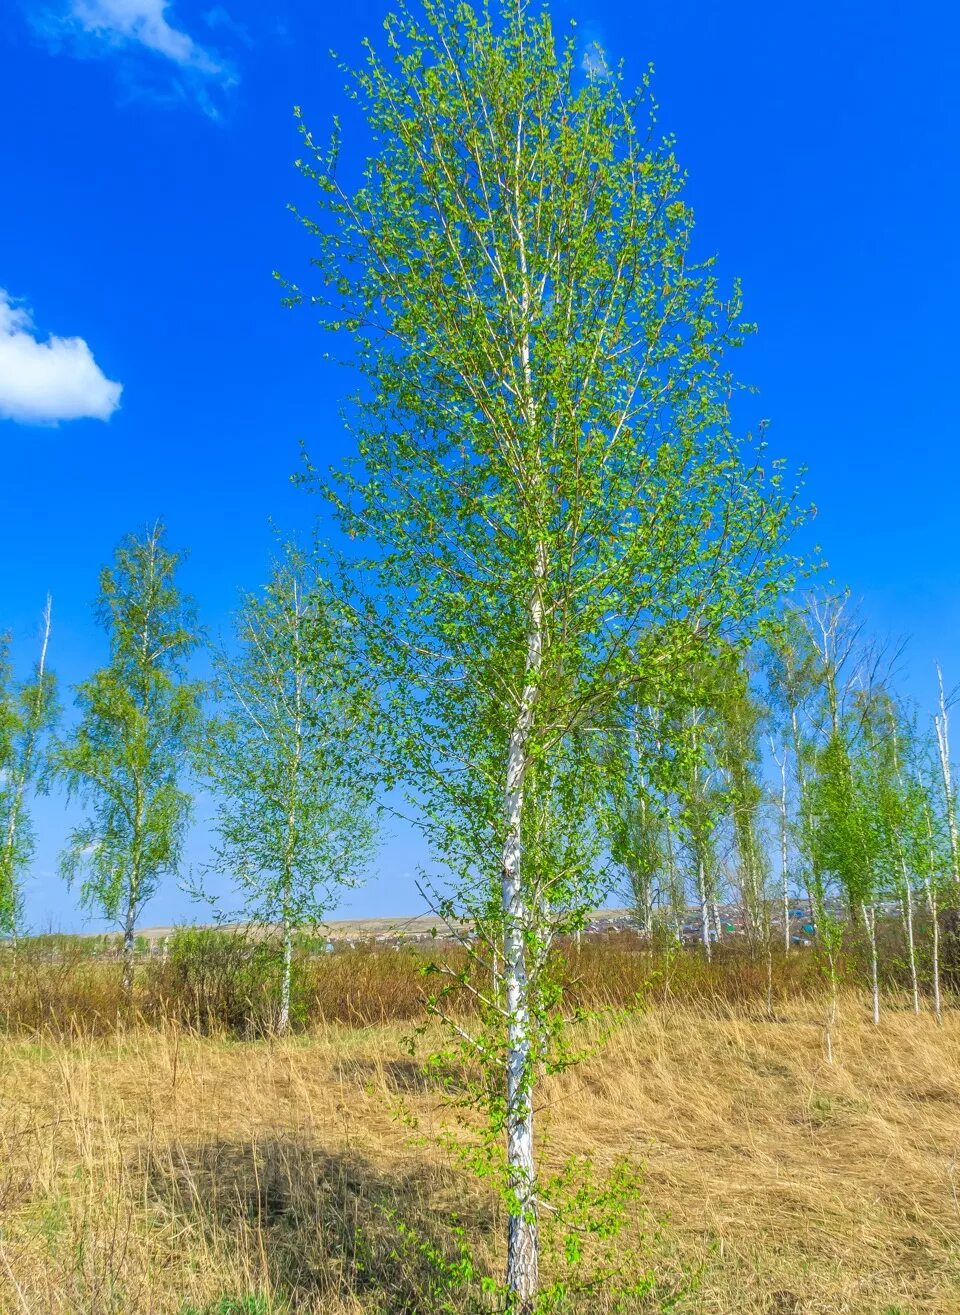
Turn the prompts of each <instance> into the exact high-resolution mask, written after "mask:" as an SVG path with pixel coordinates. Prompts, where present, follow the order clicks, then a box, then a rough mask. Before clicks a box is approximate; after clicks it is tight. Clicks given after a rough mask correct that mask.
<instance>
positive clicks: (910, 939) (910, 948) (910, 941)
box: [901, 860, 920, 1014]
mask: <svg viewBox="0 0 960 1315" xmlns="http://www.w3.org/2000/svg"><path fill="white" fill-rule="evenodd" d="M901 863H902V860H901ZM903 908H904V913H905V915H906V925H907V958H908V961H909V963H910V990H911V993H912V995H913V1012H914V1013H915V1014H919V1012H920V984H919V982H918V980H917V947H916V943H915V941H914V935H913V891H912V890H911V889H910V879H909V877H908V876H907V869H906V866H905V865H903Z"/></svg>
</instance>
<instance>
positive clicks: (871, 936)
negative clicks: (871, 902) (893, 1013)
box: [860, 904, 880, 1025]
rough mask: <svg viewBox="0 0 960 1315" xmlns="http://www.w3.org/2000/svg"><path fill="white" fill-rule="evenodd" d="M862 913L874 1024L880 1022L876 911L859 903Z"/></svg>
mask: <svg viewBox="0 0 960 1315" xmlns="http://www.w3.org/2000/svg"><path fill="white" fill-rule="evenodd" d="M860 908H861V911H862V913H863V925H864V927H866V929H867V940H868V941H869V943H870V994H871V997H872V1003H873V1021H874V1025H877V1024H879V1022H880V980H879V973H878V971H877V911H876V909H875V908H873V907H871V908H870V909H868V908H867V906H866V904H861V906H860Z"/></svg>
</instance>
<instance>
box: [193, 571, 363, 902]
mask: <svg viewBox="0 0 960 1315" xmlns="http://www.w3.org/2000/svg"><path fill="white" fill-rule="evenodd" d="M345 626H346V620H345V618H344V617H343V616H342V615H340V614H339V613H338V609H337V606H336V600H335V598H334V596H333V594H332V593H331V591H330V589H329V587H328V586H327V584H326V582H325V581H324V580H323V579H322V578H321V577H320V576H319V575H318V574H317V573H316V571H315V570H314V569H313V568H312V567H311V566H310V565H309V564H308V562H307V561H306V559H305V558H304V556H303V555H302V554H301V553H299V552H297V551H296V550H294V549H292V548H290V549H287V551H286V552H285V555H284V557H283V558H282V560H280V561H278V562H277V563H276V564H275V566H274V569H273V573H272V575H271V578H270V581H269V583H268V584H267V586H266V587H265V588H264V590H263V591H262V593H261V594H260V595H257V596H250V597H247V598H246V599H245V600H244V604H243V608H242V610H241V611H240V613H239V615H238V617H237V623H236V629H237V639H238V641H239V648H238V650H237V652H236V654H235V655H229V654H227V653H225V652H222V651H221V652H220V653H218V654H217V655H216V656H215V671H216V691H217V695H218V716H217V717H216V719H215V720H214V721H213V722H212V723H211V725H210V727H209V735H208V740H207V754H206V758H205V763H204V766H205V768H206V772H207V775H208V778H209V780H210V783H211V785H212V786H213V788H214V790H215V791H216V793H217V817H216V826H217V833H218V836H219V841H220V845H219V849H218V851H217V861H218V867H219V868H220V869H221V870H222V871H225V872H228V873H230V874H231V875H232V876H233V877H234V878H235V880H236V882H237V885H238V888H239V891H240V895H241V900H242V912H243V915H244V916H245V917H246V918H248V919H252V920H256V921H262V922H268V923H269V922H279V923H283V924H284V925H285V926H288V927H291V928H295V927H300V926H303V925H307V924H308V925H313V924H316V923H318V922H322V920H323V918H324V916H325V915H326V914H327V913H328V912H329V910H330V908H331V907H332V905H333V904H334V903H336V901H337V899H338V898H339V896H340V893H341V892H342V890H343V889H344V888H345V887H349V886H351V885H353V884H355V882H356V881H357V879H358V878H359V876H360V874H361V873H362V871H363V868H364V866H365V865H366V864H367V863H368V862H369V859H370V855H371V851H372V847H373V841H374V834H375V829H374V820H373V814H374V798H373V795H374V780H373V776H372V774H371V771H370V755H371V739H370V709H369V700H368V699H367V697H366V696H365V693H364V691H363V690H362V688H361V687H360V686H359V684H358V681H357V679H356V676H355V673H354V672H353V671H352V669H351V667H350V664H349V648H350V639H349V634H346V633H345Z"/></svg>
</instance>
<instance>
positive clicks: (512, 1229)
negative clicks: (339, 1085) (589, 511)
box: [501, 547, 546, 1312]
mask: <svg viewBox="0 0 960 1315" xmlns="http://www.w3.org/2000/svg"><path fill="white" fill-rule="evenodd" d="M545 575H546V552H545V549H543V548H542V547H540V548H538V554H537V578H536V581H535V584H534V589H533V594H532V596H531V600H530V614H529V626H528V633H527V660H526V673H525V682H524V688H523V692H522V694H521V696H520V706H519V709H518V712H517V719H516V722H515V724H514V726H513V730H512V731H511V734H510V744H509V749H508V753H507V773H506V785H505V789H504V819H505V823H506V826H505V835H504V842H503V851H502V855H501V900H502V906H503V916H504V933H503V973H504V988H505V992H506V1007H507V1073H506V1079H507V1111H506V1113H507V1129H506V1131H507V1186H508V1190H509V1199H508V1220H507V1276H506V1278H507V1291H508V1292H509V1294H510V1300H511V1302H512V1305H513V1309H514V1310H515V1311H516V1312H527V1311H530V1310H532V1308H533V1303H534V1300H535V1298H536V1294H537V1289H538V1287H539V1281H540V1272H539V1271H540V1240H539V1230H538V1225H537V1194H536V1161H535V1156H534V1144H533V1132H534V1127H533V1122H534V1121H533V1085H534V1078H535V1071H534V1069H535V1059H536V1057H535V1054H534V1047H533V1027H532V1022H531V1018H530V982H529V977H528V969H527V943H526V941H527V932H528V930H529V920H530V910H529V909H528V906H527V902H526V899H525V896H524V890H523V883H522V873H521V858H522V850H521V836H522V818H523V801H524V785H525V781H526V775H527V769H528V767H529V761H530V733H531V730H532V728H533V715H534V705H535V703H536V700H537V694H538V689H539V680H540V673H541V669H542V665H543V621H544V618H543V601H542V598H541V595H540V589H541V583H542V580H543V578H544V576H545Z"/></svg>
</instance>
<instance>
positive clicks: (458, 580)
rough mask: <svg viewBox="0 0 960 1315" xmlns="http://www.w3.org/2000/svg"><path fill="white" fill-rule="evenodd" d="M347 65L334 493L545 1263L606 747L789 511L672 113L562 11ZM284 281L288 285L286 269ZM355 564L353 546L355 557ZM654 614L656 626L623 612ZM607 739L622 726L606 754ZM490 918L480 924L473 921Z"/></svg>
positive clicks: (685, 656)
mask: <svg viewBox="0 0 960 1315" xmlns="http://www.w3.org/2000/svg"><path fill="white" fill-rule="evenodd" d="M387 47H388V49H387V53H386V55H385V56H384V57H381V56H380V55H378V54H377V53H376V52H375V51H374V50H373V49H372V48H371V49H370V50H369V51H368V55H369V58H368V61H367V63H366V65H365V66H364V67H363V68H361V69H360V70H359V71H358V72H356V73H355V74H353V75H352V83H351V86H352V89H353V94H354V95H355V97H356V98H357V100H358V101H359V103H360V105H361V107H362V110H363V112H364V114H365V116H366V118H367V120H368V122H369V125H370V128H371V130H372V133H373V135H374V137H375V139H376V141H377V155H376V158H375V159H373V160H371V161H370V163H369V165H368V167H367V169H366V171H365V172H364V174H363V176H362V178H361V179H360V180H359V181H358V182H357V183H356V185H353V184H352V183H350V182H348V181H347V180H345V179H342V178H341V176H340V173H339V172H338V168H337V156H338V149H339V143H338V139H337V137H336V136H335V138H334V141H333V144H332V146H331V147H330V149H329V150H327V149H323V148H317V147H316V146H315V144H314V141H313V138H312V137H311V135H310V133H309V132H308V131H306V130H305V131H304V143H305V147H306V151H307V154H308V160H307V161H304V162H302V169H303V172H304V173H305V174H306V175H307V176H308V177H309V178H311V179H312V180H313V181H314V182H315V183H316V184H317V187H318V191H319V202H320V208H319V213H318V214H316V215H304V216H302V218H303V222H304V223H305V225H306V226H307V228H308V229H309V230H310V232H311V233H312V234H313V235H314V237H315V239H316V242H317V254H316V258H315V264H316V267H317V269H318V270H319V271H320V275H321V277H322V279H323V289H322V290H321V291H320V292H319V293H317V294H316V295H314V296H312V297H311V299H310V300H311V304H312V305H313V306H314V307H316V308H317V309H318V310H319V312H320V314H321V318H322V323H323V324H324V325H325V326H326V327H327V328H330V329H334V330H340V331H344V332H345V333H347V334H349V335H352V337H353V340H354V343H355V346H356V349H357V350H356V355H355V362H356V365H357V366H358V367H359V369H360V370H361V371H362V373H363V375H364V376H365V380H366V383H365V387H364V389H363V392H362V395H361V396H360V397H359V398H358V399H357V403H356V409H355V412H354V416H355V428H356V432H357V436H358V442H359V453H358V457H357V460H356V462H355V463H354V464H352V465H351V466H350V467H348V469H347V470H346V472H345V473H344V475H343V476H342V478H340V479H339V480H335V481H334V482H333V483H332V484H331V485H329V486H328V492H329V495H330V497H331V498H332V500H333V504H334V506H335V508H336V510H337V513H338V515H339V517H340V522H341V525H342V527H343V529H344V530H345V531H346V532H347V533H348V534H349V535H351V536H353V537H354V538H355V539H357V540H358V541H359V543H360V551H359V554H358V557H359V562H358V571H357V574H356V575H355V576H354V580H355V588H356V594H355V597H354V607H355V611H356V615H357V616H358V617H359V618H361V619H362V620H364V622H365V643H366V646H367V659H368V661H369V662H370V664H371V667H372V668H373V669H374V670H375V671H376V673H377V677H378V679H379V680H380V681H381V682H382V685H383V688H384V689H385V690H386V691H387V692H388V694H389V697H390V698H391V700H392V702H391V705H390V715H389V720H390V724H391V726H392V727H393V729H394V730H395V732H396V743H397V750H396V756H397V759H398V767H397V771H398V775H399V774H402V775H403V777H404V778H405V779H406V780H407V781H408V782H409V783H410V790H411V794H412V796H413V798H414V800H415V802H416V805H417V807H418V809H419V816H420V818H421V819H422V823H423V826H424V828H425V830H426V832H427V834H428V836H429V837H430V839H431V840H432V842H433V845H434V848H435V852H436V855H437V858H438V860H439V861H441V862H442V864H443V865H444V868H445V869H446V871H447V872H449V873H450V874H451V876H452V879H453V881H454V883H455V885H454V890H453V894H452V896H451V900H450V903H449V904H446V905H444V907H445V908H447V909H449V910H451V911H454V910H459V912H460V913H461V914H463V915H465V916H467V917H468V918H469V919H471V920H472V921H473V923H474V927H475V930H476V937H475V938H474V939H472V940H471V942H470V946H471V952H472V953H480V952H481V951H482V952H483V953H484V954H485V955H486V956H487V959H488V964H487V968H486V970H485V973H484V976H483V978H482V980H484V981H490V980H491V979H492V977H493V974H492V971H491V969H490V964H489V960H490V959H492V956H493V954H494V953H499V955H500V956H501V961H502V965H503V970H502V973H501V974H499V975H498V977H497V981H498V983H499V990H498V994H497V995H496V996H495V998H493V999H490V1000H488V1001H487V1002H486V1005H484V1007H483V1009H482V1010H481V1018H482V1020H483V1022H484V1023H485V1025H486V1026H487V1031H485V1032H484V1031H481V1032H480V1033H479V1034H476V1033H475V1034H473V1035H469V1036H466V1037H465V1041H464V1044H466V1045H468V1046H471V1047H473V1048H474V1051H475V1053H476V1054H477V1055H478V1056H479V1057H480V1059H481V1060H482V1061H485V1063H486V1065H487V1071H488V1073H489V1074H490V1081H489V1082H488V1084H487V1086H486V1088H485V1090H486V1092H487V1093H488V1097H489V1099H488V1105H487V1110H488V1114H489V1116H490V1118H489V1127H490V1129H491V1131H492V1135H496V1136H498V1137H501V1136H502V1139H503V1141H502V1145H503V1160H502V1165H503V1187H504V1192H505V1199H506V1204H507V1211H506V1213H507V1219H508V1227H507V1264H506V1287H507V1289H508V1292H509V1294H510V1295H509V1301H510V1304H511V1306H512V1308H513V1309H514V1310H518V1311H528V1310H531V1309H532V1308H533V1305H534V1302H535V1300H536V1294H537V1291H538V1287H539V1282H540V1279H539V1260H540V1247H539V1233H538V1229H539V1224H540V1208H539V1207H540V1198H541V1195H542V1193H543V1192H544V1190H545V1184H544V1180H543V1178H542V1176H539V1175H538V1172H537V1160H536V1154H535V1143H534V1120H535V1115H534V1110H535V1107H536V1102H535V1090H536V1084H537V1081H538V1078H539V1075H540V1073H541V1072H542V1069H543V1066H544V1064H546V1063H550V1064H553V1065H556V1064H561V1063H562V1062H564V1060H563V1055H564V1052H563V1049H562V1045H560V1051H559V1057H558V1053H557V1052H556V1051H554V1053H553V1054H548V1053H547V1052H548V1048H549V1046H550V1045H551V1044H554V1043H558V1037H559V1035H560V1033H559V1021H560V1011H559V1005H558V1000H559V995H558V992H559V988H558V987H557V986H556V984H554V983H551V982H550V972H551V963H552V958H553V956H551V955H550V953H549V950H550V945H551V943H552V940H553V938H554V936H555V935H556V934H558V932H559V931H564V930H567V931H569V930H571V929H575V928H576V927H577V926H580V925H582V923H583V919H584V917H585V915H586V910H587V909H588V908H589V901H592V900H593V899H595V898H596V897H597V891H598V873H600V872H601V871H602V863H601V860H602V845H600V844H599V840H598V835H597V827H596V824H595V819H596V816H597V810H598V807H599V801H600V798H601V795H602V791H603V780H602V774H603V770H604V768H603V767H602V766H601V764H602V763H603V761H604V760H605V759H604V755H603V754H602V753H599V752H594V751H592V750H591V748H590V741H591V739H598V738H601V737H604V736H607V737H609V736H611V735H613V736H615V735H617V734H625V733H629V731H628V730H626V729H622V730H621V729H620V728H618V724H617V712H616V710H617V708H618V706H619V704H620V700H621V698H622V695H623V692H624V691H625V689H627V688H629V687H630V685H631V684H633V683H636V682H638V681H641V680H642V681H646V682H647V684H648V686H649V687H650V688H653V689H656V688H658V687H669V686H670V683H671V680H673V679H674V677H673V676H672V675H671V673H672V672H674V671H680V670H682V669H683V666H684V664H685V663H686V662H687V661H689V660H690V659H691V658H692V657H693V656H695V655H696V653H697V651H698V650H699V648H700V646H701V645H702V644H704V643H709V642H711V641H712V639H713V638H714V637H715V636H717V635H719V634H721V633H723V634H725V635H726V636H727V638H728V639H729V640H730V641H732V640H733V639H734V638H735V637H737V636H739V635H741V634H742V633H743V632H744V631H745V630H747V629H749V628H750V627H751V625H752V624H753V622H754V621H755V619H756V618H757V617H758V615H762V614H764V613H765V612H767V611H768V609H769V608H770V607H771V605H772V604H773V603H774V600H775V599H776V598H777V597H778V596H779V594H780V592H781V588H782V586H783V585H784V582H785V578H786V577H787V576H788V575H789V566H788V565H787V563H786V560H785V550H784V547H783V543H784V539H785V537H786V534H787V531H788V529H789V526H790V523H791V521H792V519H793V511H792V507H791V498H790V497H789V496H784V492H783V486H782V472H781V469H780V467H779V466H778V465H777V463H775V462H773V463H768V462H766V459H765V458H764V459H763V460H762V461H761V458H760V456H759V451H758V449H757V448H751V447H750V446H749V445H747V446H745V445H744V444H743V443H742V442H741V441H740V440H739V439H738V438H737V437H736V435H735V434H734V432H733V429H732V422H731V416H730V410H729V407H730V398H731V395H732V392H733V382H732V380H731V377H730V374H729V369H728V364H727V361H728V356H729V352H730V350H731V349H732V348H733V347H734V346H735V345H736V344H737V343H738V342H739V340H740V338H741V336H742V334H743V331H744V327H745V326H744V325H743V323H742V320H741V308H740V299H739V296H738V294H737V293H736V291H734V293H733V294H732V295H726V294H723V293H721V291H720V288H719V286H718V283H717V281H716V278H715V277H714V275H713V273H712V271H711V270H710V268H709V267H708V266H707V265H697V264H696V262H695V260H694V257H693V254H692V251H691V231H692V216H691V214H690V211H689V210H688V208H687V206H686V205H685V203H684V201H683V199H682V195H681V189H682V175H681V171H680V168H679V166H678V164H677V161H676V159H675V157H674V154H673V151H672V147H671V145H670V143H669V142H663V141H658V140H657V139H656V138H655V135H654V133H653V130H652V127H651V126H650V125H649V123H647V124H645V122H644V119H645V115H646V108H645V106H644V103H643V95H641V97H640V98H635V97H630V96H628V95H626V94H625V93H624V91H623V88H622V85H621V81H620V78H619V76H617V75H616V74H612V73H611V74H607V73H606V72H605V71H604V73H603V74H602V75H600V76H595V77H588V76H584V75H583V74H582V73H581V71H580V67H579V57H578V53H577V51H576V49H575V47H574V45H573V44H572V43H569V44H567V45H566V46H564V47H562V48H558V45H557V42H556V41H555V38H554V33H553V29H552V26H551V23H550V20H549V18H548V17H547V16H546V15H535V14H534V13H533V11H532V10H531V9H529V8H527V7H526V6H523V5H516V4H508V5H505V7H504V9H503V11H502V13H500V14H499V15H491V14H490V13H489V12H488V11H486V10H482V11H479V12H476V11H474V10H473V9H471V8H470V7H469V6H467V5H458V6H457V8H456V10H455V11H453V10H452V9H450V8H448V7H447V5H446V4H444V3H442V0H436V2H433V0H429V2H428V3H426V4H425V5H424V6H423V17H422V18H418V17H414V16H413V15H412V14H411V13H409V12H408V11H407V10H403V11H401V13H400V15H399V17H396V18H393V19H390V20H388V22H387ZM291 295H292V297H293V298H294V299H295V298H296V297H297V296H298V295H299V294H298V292H297V290H296V289H292V294H291ZM360 565H362V567H363V569H362V571H361V570H360V569H359V567H360ZM641 641H642V642H641ZM624 756H625V755H621V758H622V757H624ZM478 946H479V947H480V949H477V947H478Z"/></svg>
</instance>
